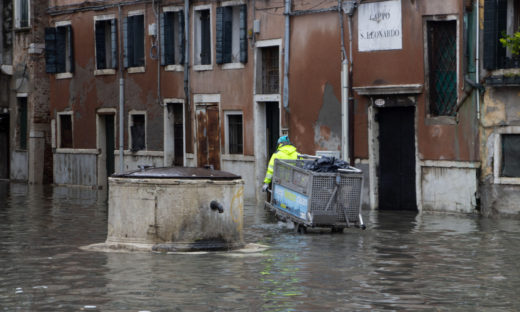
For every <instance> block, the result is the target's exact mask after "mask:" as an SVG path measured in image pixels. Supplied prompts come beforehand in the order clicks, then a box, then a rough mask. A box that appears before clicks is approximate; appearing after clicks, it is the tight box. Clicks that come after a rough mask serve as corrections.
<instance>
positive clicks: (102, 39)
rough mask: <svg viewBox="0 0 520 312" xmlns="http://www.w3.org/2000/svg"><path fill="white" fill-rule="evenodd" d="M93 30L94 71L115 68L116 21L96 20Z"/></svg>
mask: <svg viewBox="0 0 520 312" xmlns="http://www.w3.org/2000/svg"><path fill="white" fill-rule="evenodd" d="M95 29H96V30H95V32H96V34H95V35H96V39H95V40H96V42H95V44H96V69H115V68H117V21H116V19H106V20H97V21H96V23H95Z"/></svg>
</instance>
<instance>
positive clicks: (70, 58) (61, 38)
mask: <svg viewBox="0 0 520 312" xmlns="http://www.w3.org/2000/svg"><path fill="white" fill-rule="evenodd" d="M45 70H46V72H48V73H73V72H74V53H73V36H72V26H71V25H70V23H67V22H65V23H64V24H60V25H58V26H57V27H55V28H54V27H47V28H45Z"/></svg>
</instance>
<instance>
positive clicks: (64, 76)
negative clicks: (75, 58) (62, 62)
mask: <svg viewBox="0 0 520 312" xmlns="http://www.w3.org/2000/svg"><path fill="white" fill-rule="evenodd" d="M72 77H73V75H72V73H59V74H56V79H70V78H72Z"/></svg>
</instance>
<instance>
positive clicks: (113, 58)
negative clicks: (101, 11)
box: [110, 19, 118, 69]
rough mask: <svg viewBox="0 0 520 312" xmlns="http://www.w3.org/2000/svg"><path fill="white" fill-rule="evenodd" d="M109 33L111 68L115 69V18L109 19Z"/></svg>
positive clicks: (116, 56)
mask: <svg viewBox="0 0 520 312" xmlns="http://www.w3.org/2000/svg"><path fill="white" fill-rule="evenodd" d="M110 33H111V37H110V39H111V40H110V41H111V42H110V43H111V46H112V47H111V52H112V66H111V67H112V68H113V69H116V68H117V59H118V54H117V20H116V19H111V20H110Z"/></svg>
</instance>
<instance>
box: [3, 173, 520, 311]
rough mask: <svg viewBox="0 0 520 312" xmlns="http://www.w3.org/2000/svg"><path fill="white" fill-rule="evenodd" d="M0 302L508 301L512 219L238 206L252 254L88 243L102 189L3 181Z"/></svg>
mask: <svg viewBox="0 0 520 312" xmlns="http://www.w3.org/2000/svg"><path fill="white" fill-rule="evenodd" d="M0 195H1V197H0V311H81V310H83V311H229V310H233V311H234V310H237V311H251V310H253V311H384V310H385V311H386V310H388V311H438V310H446V311H448V310H449V311H453V310H456V311H475V310H480V311H482V310H492V311H517V310H520V299H519V298H518V295H517V289H519V288H520V273H519V272H520V270H519V268H518V259H519V258H520V252H519V250H520V246H519V245H518V241H519V239H520V222H519V221H518V220H511V219H505V220H494V219H484V218H480V217H478V216H459V215H449V214H415V213H407V212H366V213H365V216H364V219H365V220H367V221H368V222H367V225H368V229H367V230H366V231H361V230H359V229H356V228H351V229H347V230H346V231H345V233H344V234H339V235H331V234H328V233H321V232H318V233H313V234H312V233H311V234H308V235H298V234H296V233H294V230H293V229H291V228H289V227H287V226H281V225H279V224H278V223H277V221H276V220H274V219H273V218H272V217H271V215H270V214H269V213H267V212H266V211H265V210H264V209H263V208H262V207H261V206H258V207H255V206H247V207H246V211H245V233H244V234H245V235H244V236H245V240H246V241H247V242H255V243H262V244H267V245H269V246H270V249H268V250H266V251H264V252H262V253H256V254H238V253H233V252H223V253H206V254H199V255H193V254H175V255H171V254H153V253H132V254H130V253H96V252H87V251H82V250H80V249H79V248H78V247H80V246H84V245H88V244H91V243H98V242H102V241H104V239H105V237H106V217H107V207H106V204H105V199H106V198H103V194H100V193H99V191H93V190H87V189H77V188H63V187H62V188H59V187H54V188H52V187H42V186H27V185H24V184H13V183H11V184H8V183H1V182H0Z"/></svg>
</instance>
